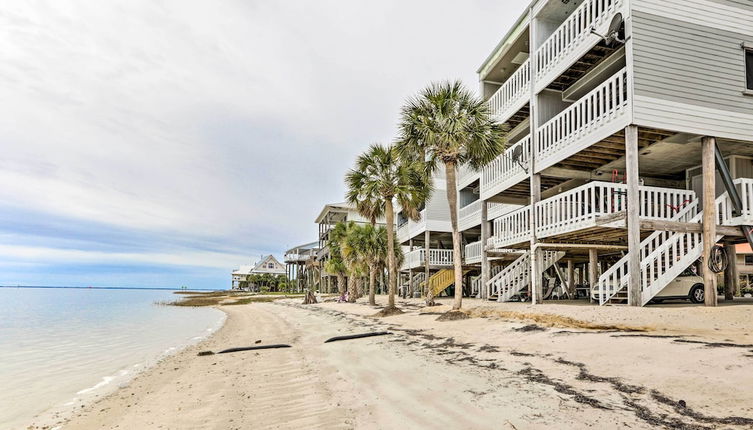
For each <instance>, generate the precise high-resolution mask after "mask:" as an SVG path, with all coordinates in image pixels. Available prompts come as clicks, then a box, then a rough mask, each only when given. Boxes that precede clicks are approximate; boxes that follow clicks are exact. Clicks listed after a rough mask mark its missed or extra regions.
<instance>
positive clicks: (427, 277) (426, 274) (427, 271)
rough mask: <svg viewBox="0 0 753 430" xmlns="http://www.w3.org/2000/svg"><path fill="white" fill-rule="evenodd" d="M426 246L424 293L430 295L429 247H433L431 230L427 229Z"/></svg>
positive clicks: (425, 234)
mask: <svg viewBox="0 0 753 430" xmlns="http://www.w3.org/2000/svg"><path fill="white" fill-rule="evenodd" d="M424 248H425V249H426V252H425V253H424V254H425V255H424V288H423V289H422V294H425V295H428V294H429V289H428V287H429V249H430V248H431V232H430V231H429V230H426V232H424Z"/></svg>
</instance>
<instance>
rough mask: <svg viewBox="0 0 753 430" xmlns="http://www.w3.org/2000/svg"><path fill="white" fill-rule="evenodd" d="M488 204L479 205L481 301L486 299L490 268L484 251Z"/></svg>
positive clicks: (487, 229) (487, 224) (487, 231)
mask: <svg viewBox="0 0 753 430" xmlns="http://www.w3.org/2000/svg"><path fill="white" fill-rule="evenodd" d="M489 227H490V226H489V204H488V203H487V202H486V201H484V202H482V203H481V285H480V286H479V292H478V295H479V297H480V298H482V299H485V300H486V299H488V298H489V297H488V295H489V294H488V290H487V288H486V284H487V283H489V279H491V267H489V253H488V251H487V249H486V242H488V241H489V236H490V234H489V230H490V228H489Z"/></svg>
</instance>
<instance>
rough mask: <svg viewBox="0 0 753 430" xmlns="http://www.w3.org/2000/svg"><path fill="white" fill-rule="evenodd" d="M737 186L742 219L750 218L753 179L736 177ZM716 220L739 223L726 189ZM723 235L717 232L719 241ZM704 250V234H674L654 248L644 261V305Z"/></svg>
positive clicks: (698, 216)
mask: <svg viewBox="0 0 753 430" xmlns="http://www.w3.org/2000/svg"><path fill="white" fill-rule="evenodd" d="M734 182H735V186H736V187H737V189H738V192H739V193H740V197H741V199H742V200H743V219H745V220H746V221H750V213H749V212H748V213H747V214H746V211H747V210H749V209H747V208H751V207H752V206H753V200H751V199H752V198H753V194H752V193H751V192H750V191H751V189H752V187H753V180H751V179H736V180H735V181H734ZM714 203H715V205H716V213H717V223H719V224H721V225H731V224H736V222H735V221H736V220H735V219H734V218H733V214H732V202H731V200H730V198H729V194H728V193H727V192H725V193H724V194H722V195H721V196H719V197H718V198H717V199H716V200H715V201H714ZM702 218H703V211H700V212H698V213H697V214H696V216H695V217H693V218H692V219H691V220H690V222H691V223H700V222H701V221H702ZM722 237H723V236H719V235H717V238H716V240H719V239H721V238H722ZM702 253H703V234H701V233H674V234H672V235H671V237H670V238H669V239H668V240H666V241H665V242H664V243H662V244H661V246H659V247H657V248H656V249H654V250H653V251H652V252H651V253H650V254H649V255H648V256H647V257H646V258H644V259H643V260H642V261H641V286H642V291H641V298H642V304H643V305H645V304H646V303H648V302H649V301H650V300H651V299H652V298H654V296H656V295H657V294H658V293H659V292H660V291H661V290H662V289H664V287H666V286H667V284H668V283H669V282H671V281H672V280H673V279H674V278H676V277H677V276H679V275H680V274H681V273H682V271H683V270H685V269H686V268H687V267H688V266H690V265H691V264H692V263H693V262H694V261H696V260H697V259H698V258H700V257H701V254H702Z"/></svg>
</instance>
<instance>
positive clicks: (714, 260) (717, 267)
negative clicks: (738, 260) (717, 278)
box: [708, 245, 729, 273]
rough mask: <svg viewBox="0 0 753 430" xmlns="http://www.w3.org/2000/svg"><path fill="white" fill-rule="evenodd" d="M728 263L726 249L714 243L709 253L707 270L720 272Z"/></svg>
mask: <svg viewBox="0 0 753 430" xmlns="http://www.w3.org/2000/svg"><path fill="white" fill-rule="evenodd" d="M728 265H729V257H728V256H727V250H726V249H724V247H722V246H719V245H714V246H713V247H712V248H711V253H710V255H709V263H708V266H709V270H711V271H712V272H714V273H722V272H724V271H725V270H726V269H727V266H728Z"/></svg>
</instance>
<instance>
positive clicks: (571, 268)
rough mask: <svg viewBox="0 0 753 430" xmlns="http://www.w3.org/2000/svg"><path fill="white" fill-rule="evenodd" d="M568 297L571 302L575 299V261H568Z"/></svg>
mask: <svg viewBox="0 0 753 430" xmlns="http://www.w3.org/2000/svg"><path fill="white" fill-rule="evenodd" d="M567 295H568V296H569V297H570V300H572V299H574V298H575V265H574V264H573V260H567Z"/></svg>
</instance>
